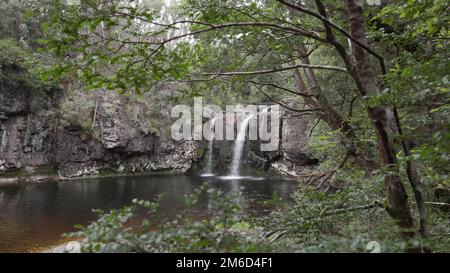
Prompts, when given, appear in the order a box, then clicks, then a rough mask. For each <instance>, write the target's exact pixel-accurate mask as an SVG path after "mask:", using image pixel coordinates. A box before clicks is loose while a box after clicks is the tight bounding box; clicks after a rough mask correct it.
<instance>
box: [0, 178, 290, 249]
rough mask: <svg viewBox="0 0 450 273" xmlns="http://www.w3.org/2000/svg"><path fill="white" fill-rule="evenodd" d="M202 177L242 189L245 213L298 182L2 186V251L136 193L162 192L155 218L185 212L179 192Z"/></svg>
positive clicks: (53, 235)
mask: <svg viewBox="0 0 450 273" xmlns="http://www.w3.org/2000/svg"><path fill="white" fill-rule="evenodd" d="M205 181H209V182H208V183H209V186H210V187H214V188H218V189H221V190H224V191H230V190H232V189H233V188H235V189H240V190H241V192H242V198H243V201H244V202H245V204H246V205H245V206H244V209H245V213H248V214H266V213H268V212H269V211H270V208H268V207H267V206H264V205H263V202H264V200H268V199H270V198H271V197H272V196H273V194H274V192H276V193H277V195H278V196H279V197H281V198H282V199H283V200H286V199H288V198H289V196H290V194H291V193H292V192H293V191H294V190H295V187H296V184H295V183H294V182H292V181H285V180H269V179H267V180H262V181H261V180H259V181H258V180H241V181H224V180H216V179H214V178H199V177H191V176H182V175H180V176H178V175H173V176H154V175H152V176H129V177H113V178H99V179H84V180H83V179H80V180H72V181H60V182H42V183H38V184H14V185H5V186H1V187H0V252H32V251H41V250H45V249H48V248H50V247H52V246H55V245H57V244H60V243H62V242H64V240H67V239H63V238H61V235H62V234H63V233H66V232H70V231H74V228H73V226H74V225H75V224H84V225H86V224H88V223H89V222H91V221H93V220H95V219H96V214H95V213H93V212H92V209H103V210H109V209H116V208H120V207H122V206H124V205H129V204H131V200H133V199H134V198H137V199H140V200H152V199H153V198H155V197H157V196H158V195H159V194H161V193H164V198H163V199H162V201H161V207H160V209H159V210H158V212H157V214H156V215H155V217H156V218H157V219H154V220H156V221H157V222H158V221H159V222H162V221H166V220H170V219H173V217H174V216H175V215H176V214H177V213H180V212H182V211H183V201H182V200H183V196H184V195H185V194H189V193H192V192H193V191H194V190H195V189H196V188H198V187H199V186H201V185H202V184H203V183H205ZM207 207H208V197H207V196H204V197H202V198H201V199H200V200H199V204H198V206H197V207H196V208H195V210H196V211H195V214H196V215H200V216H201V215H202V214H203V215H204V214H206V212H207Z"/></svg>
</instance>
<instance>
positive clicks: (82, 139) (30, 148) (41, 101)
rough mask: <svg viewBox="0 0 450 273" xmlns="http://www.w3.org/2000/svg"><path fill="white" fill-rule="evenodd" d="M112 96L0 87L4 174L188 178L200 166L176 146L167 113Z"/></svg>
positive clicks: (183, 146) (186, 145)
mask: <svg viewBox="0 0 450 273" xmlns="http://www.w3.org/2000/svg"><path fill="white" fill-rule="evenodd" d="M166 105H167V104H165V103H160V105H157V106H156V107H155V109H150V108H151V106H150V105H149V104H147V103H145V101H144V102H139V101H136V100H134V99H132V98H130V97H127V96H121V95H118V94H116V93H114V92H108V91H96V92H83V91H77V90H72V91H71V92H62V91H59V92H54V93H42V92H39V91H36V90H32V89H30V88H26V87H23V86H20V85H13V84H11V83H7V82H0V175H1V176H3V177H7V176H21V175H22V176H23V175H48V174H52V175H56V174H57V175H59V176H60V177H76V176H84V175H99V174H108V173H128V172H155V171H175V172H185V171H186V170H188V169H189V168H190V167H191V164H192V162H193V161H196V160H198V156H197V145H196V144H195V143H194V142H174V141H172V140H171V138H170V135H169V136H167V131H166V130H165V128H163V127H161V126H159V125H158V124H156V123H155V124H151V122H152V120H156V121H159V122H160V123H161V124H164V123H165V124H170V123H169V122H170V120H169V119H170V116H169V113H170V109H167V106H166Z"/></svg>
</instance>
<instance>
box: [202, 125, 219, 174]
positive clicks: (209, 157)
mask: <svg viewBox="0 0 450 273" xmlns="http://www.w3.org/2000/svg"><path fill="white" fill-rule="evenodd" d="M215 123H216V119H212V120H211V124H210V125H209V134H210V136H211V140H210V141H209V143H208V154H207V160H208V161H207V162H206V174H204V175H211V176H212V175H213V170H212V159H213V158H212V157H213V149H214V135H213V134H214V125H215Z"/></svg>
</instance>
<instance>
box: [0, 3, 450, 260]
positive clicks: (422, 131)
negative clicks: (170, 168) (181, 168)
mask: <svg viewBox="0 0 450 273" xmlns="http://www.w3.org/2000/svg"><path fill="white" fill-rule="evenodd" d="M363 2H364V4H362V3H363ZM381 2H382V4H381V5H379V6H371V5H367V3H366V1H357V0H347V1H332V0H315V1H292V0H265V1H223V0H183V1H173V2H170V4H167V3H166V4H165V3H163V2H161V1H152V0H140V1H138V0H136V1H133V0H129V1H126V0H79V1H59V0H47V1H33V0H23V1H19V0H13V1H6V2H3V3H2V4H0V11H2V14H5V15H6V16H3V17H2V18H1V19H0V35H1V37H0V58H1V59H0V62H1V70H0V77H2V78H3V77H6V78H11V77H14V76H18V75H19V74H17V73H12V74H11V73H8V71H10V70H11V69H13V68H14V69H13V70H12V71H18V70H17V69H16V67H15V66H19V67H20V71H22V72H23V74H21V75H20V77H21V80H23V81H26V82H28V83H29V84H34V85H36V84H39V85H42V86H43V87H42V88H46V86H48V85H51V84H55V82H57V83H59V84H60V85H63V83H66V82H71V81H74V80H79V81H81V82H82V83H83V85H84V87H85V88H86V89H100V88H102V89H108V90H113V91H117V92H121V93H126V94H133V95H136V96H140V94H142V93H145V92H154V90H155V86H157V85H158V84H159V83H161V82H175V83H177V84H179V86H180V90H183V93H182V94H181V95H179V96H178V97H175V98H173V99H174V101H177V100H184V101H189V100H190V99H191V98H192V97H193V96H196V95H202V96H204V97H205V98H208V99H209V100H210V102H213V103H216V104H223V103H224V102H227V103H230V102H233V101H235V102H243V101H245V102H274V103H278V104H280V105H281V106H282V107H285V108H288V109H290V110H291V111H296V112H299V113H301V114H304V115H308V116H309V118H310V119H311V120H312V121H313V123H317V126H315V127H314V130H313V131H312V137H311V139H310V142H309V144H308V150H309V151H310V152H311V153H312V154H315V155H316V157H318V158H320V161H321V165H320V167H319V169H318V170H316V171H315V172H313V173H310V174H309V175H310V177H309V178H307V179H301V183H299V184H300V186H299V190H298V192H297V193H296V194H295V197H294V201H292V202H291V203H290V204H288V205H286V206H284V207H277V209H276V210H275V212H274V213H273V214H272V215H271V216H269V217H268V218H265V219H252V220H251V221H249V220H248V219H246V220H245V221H244V220H243V219H240V218H239V215H240V214H239V213H238V211H239V206H237V205H236V204H235V203H234V202H233V198H234V197H233V194H231V195H222V194H221V193H217V192H210V194H212V195H215V196H216V197H217V198H216V199H215V200H216V201H215V202H214V204H212V206H214V209H213V210H212V211H215V212H216V213H215V214H213V215H211V216H210V218H209V219H208V220H203V221H195V220H189V219H186V218H182V217H180V221H178V222H175V223H168V224H167V225H165V226H164V227H162V229H161V230H159V231H158V232H155V231H151V230H147V229H146V227H147V226H148V223H147V222H144V223H143V227H142V229H140V230H139V231H137V232H136V231H135V230H134V231H130V230H128V229H125V230H124V224H125V223H126V222H127V221H128V220H129V218H130V217H132V215H133V210H134V209H133V208H132V207H130V208H124V209H122V210H118V211H113V212H110V213H106V214H102V215H101V217H100V219H99V220H98V222H95V223H93V224H92V225H90V226H89V227H87V228H83V229H82V231H81V232H80V233H77V234H75V235H76V236H81V237H86V239H85V240H84V243H83V250H85V251H163V252H165V251H367V250H366V244H367V243H368V242H369V241H374V240H375V241H378V242H380V244H381V246H382V250H383V251H420V252H422V251H437V252H439V251H448V250H449V249H450V237H449V234H450V222H449V219H450V217H449V213H450V207H449V206H450V205H449V204H450V178H449V168H450V167H449V166H450V154H449V152H450V126H449V117H450V115H449V111H450V101H449V89H448V87H449V86H448V85H449V75H448V71H450V62H449V47H448V38H449V30H448V26H449V19H450V18H449V14H450V13H449V7H450V5H449V1H448V0H423V1H414V0H408V1H400V0H399V1H397V0H392V1H381ZM22 72H21V73H22ZM8 74H9V76H8ZM305 180H306V181H305ZM203 191H206V189H203V188H202V189H200V190H199V191H198V192H197V195H201V194H204V193H203ZM196 198H198V196H187V201H188V202H187V203H188V205H194V204H195V199H196ZM275 199H276V198H275ZM272 201H273V202H272V203H277V202H276V200H272ZM136 204H137V205H138V206H143V207H145V208H147V209H149V211H150V212H153V211H154V210H156V209H157V202H156V203H150V202H144V201H136ZM272 205H274V204H272ZM188 207H189V206H188Z"/></svg>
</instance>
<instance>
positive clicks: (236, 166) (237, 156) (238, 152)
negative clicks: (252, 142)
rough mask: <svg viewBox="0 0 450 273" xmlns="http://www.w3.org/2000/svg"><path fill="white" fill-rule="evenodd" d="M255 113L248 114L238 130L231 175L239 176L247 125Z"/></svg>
mask: <svg viewBox="0 0 450 273" xmlns="http://www.w3.org/2000/svg"><path fill="white" fill-rule="evenodd" d="M253 116H254V115H250V116H248V117H247V118H246V119H245V120H244V122H242V124H241V127H240V128H239V130H238V134H237V136H236V141H235V144H234V149H233V161H232V162H231V174H230V176H232V177H233V176H235V177H239V170H240V166H241V158H242V153H243V152H244V144H245V135H246V132H247V126H248V123H249V121H250V119H251V118H252V117H253Z"/></svg>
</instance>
